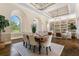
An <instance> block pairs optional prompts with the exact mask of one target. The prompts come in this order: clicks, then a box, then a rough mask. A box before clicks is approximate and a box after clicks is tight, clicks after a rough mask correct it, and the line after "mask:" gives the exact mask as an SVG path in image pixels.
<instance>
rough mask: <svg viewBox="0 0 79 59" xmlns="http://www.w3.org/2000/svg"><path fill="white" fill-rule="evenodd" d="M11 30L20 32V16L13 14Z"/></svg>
mask: <svg viewBox="0 0 79 59" xmlns="http://www.w3.org/2000/svg"><path fill="white" fill-rule="evenodd" d="M11 30H12V32H20V18H19V17H18V16H15V15H14V16H11Z"/></svg>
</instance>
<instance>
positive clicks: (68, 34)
mask: <svg viewBox="0 0 79 59" xmlns="http://www.w3.org/2000/svg"><path fill="white" fill-rule="evenodd" d="M71 36H72V34H71V32H69V31H66V38H67V39H71Z"/></svg>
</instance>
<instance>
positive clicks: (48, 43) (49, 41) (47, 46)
mask: <svg viewBox="0 0 79 59" xmlns="http://www.w3.org/2000/svg"><path fill="white" fill-rule="evenodd" d="M51 40H52V35H48V36H47V40H46V42H44V43H42V44H41V46H42V47H45V48H46V54H47V55H48V49H49V50H50V51H51Z"/></svg>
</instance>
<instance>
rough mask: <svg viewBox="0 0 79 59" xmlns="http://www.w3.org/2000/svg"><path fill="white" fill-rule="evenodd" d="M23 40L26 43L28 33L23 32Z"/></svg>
mask: <svg viewBox="0 0 79 59" xmlns="http://www.w3.org/2000/svg"><path fill="white" fill-rule="evenodd" d="M23 40H24V41H25V42H27V43H29V38H28V35H27V34H25V33H23Z"/></svg>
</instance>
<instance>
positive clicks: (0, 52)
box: [0, 39, 79, 56]
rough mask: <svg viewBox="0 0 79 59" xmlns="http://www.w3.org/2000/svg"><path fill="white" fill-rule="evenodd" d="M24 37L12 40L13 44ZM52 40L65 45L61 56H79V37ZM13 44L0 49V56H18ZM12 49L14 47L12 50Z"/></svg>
mask: <svg viewBox="0 0 79 59" xmlns="http://www.w3.org/2000/svg"><path fill="white" fill-rule="evenodd" d="M21 41H22V39H18V40H15V41H12V42H13V43H12V44H15V43H17V42H21ZM52 42H55V43H58V44H61V45H64V46H65V47H64V49H63V51H62V54H61V56H79V52H78V51H79V40H78V39H71V40H65V39H53V40H52ZM12 44H10V45H7V46H6V47H5V48H4V49H0V56H10V55H11V54H14V55H16V56H20V54H19V53H18V52H17V51H16V49H14V48H12ZM11 49H13V50H12V51H11Z"/></svg>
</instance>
